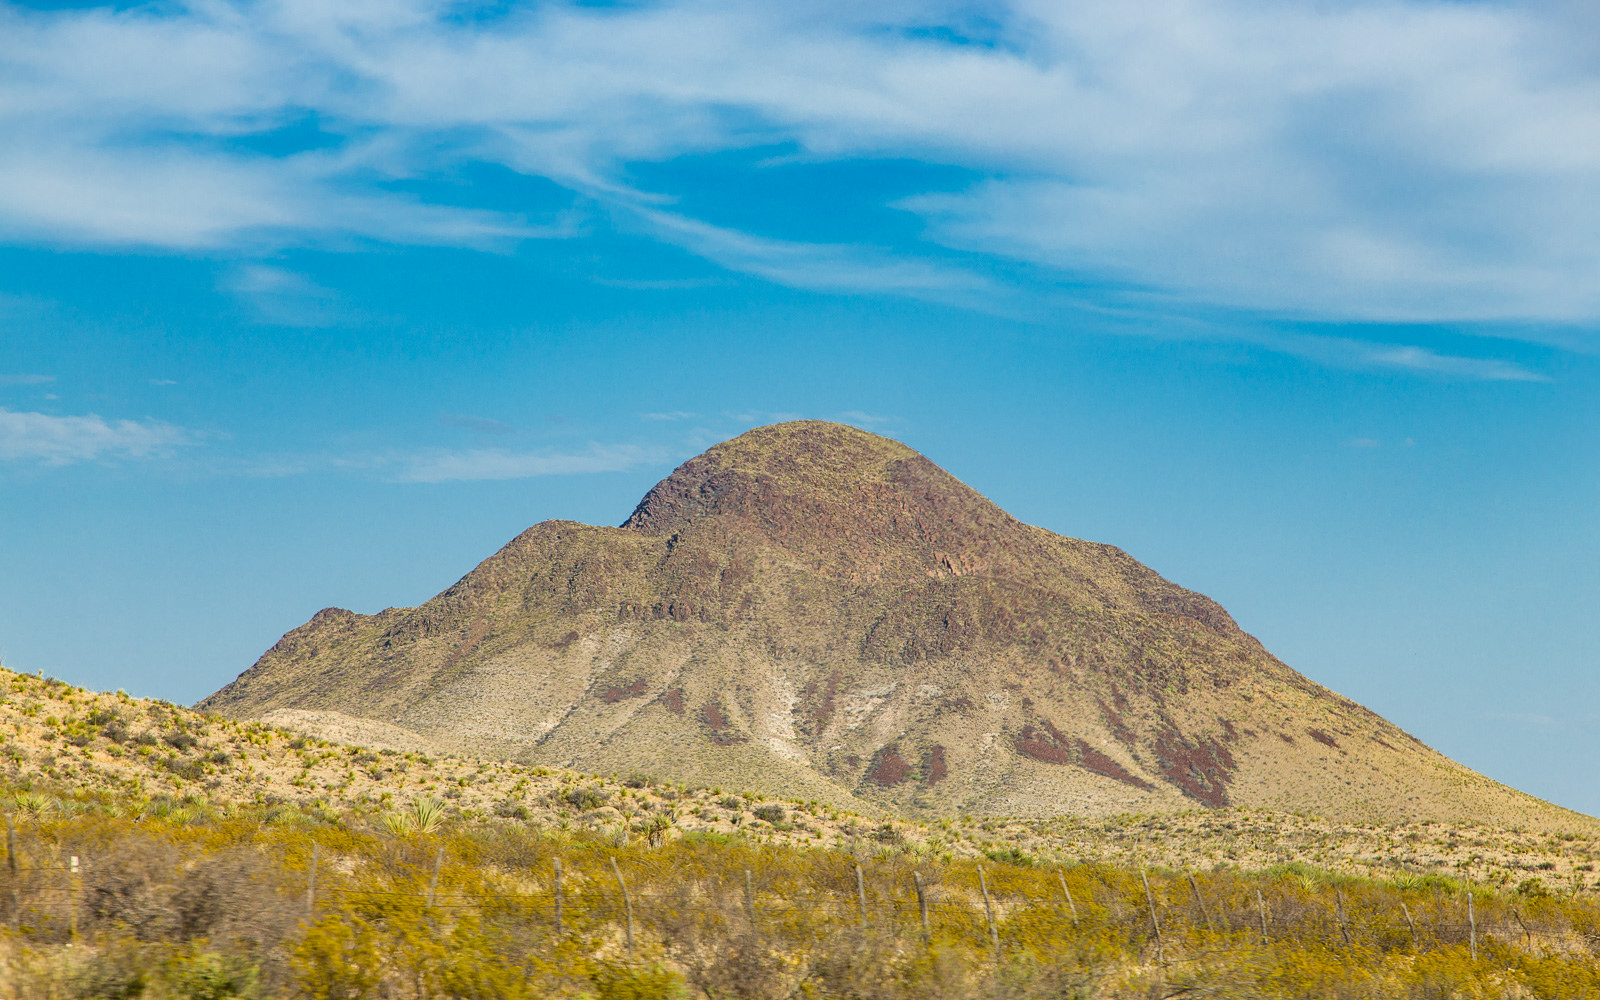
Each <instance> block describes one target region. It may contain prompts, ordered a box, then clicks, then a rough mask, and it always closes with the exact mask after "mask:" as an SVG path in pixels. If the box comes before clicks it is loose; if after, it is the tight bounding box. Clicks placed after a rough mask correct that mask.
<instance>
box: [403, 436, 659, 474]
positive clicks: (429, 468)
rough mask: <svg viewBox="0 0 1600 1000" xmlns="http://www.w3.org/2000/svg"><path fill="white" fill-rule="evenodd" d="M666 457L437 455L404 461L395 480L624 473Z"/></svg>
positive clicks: (616, 452) (594, 451)
mask: <svg viewBox="0 0 1600 1000" xmlns="http://www.w3.org/2000/svg"><path fill="white" fill-rule="evenodd" d="M663 454H664V453H662V452H659V451H657V450H655V449H650V448H644V447H640V446H637V445H594V446H591V447H590V448H589V449H588V450H587V451H584V452H578V453H565V454H564V453H560V452H516V451H506V450H503V449H498V448H474V449H470V450H466V451H435V452H428V453H425V454H421V455H416V456H412V457H409V458H407V459H405V460H404V461H403V463H402V469H401V471H400V472H399V473H398V474H397V475H396V476H395V477H394V478H395V479H397V480H398V481H400V482H408V483H442V482H450V481H456V480H483V479H531V478H534V477H537V476H568V475H575V474H582V473H596V472H623V471H626V470H628V469H632V468H635V467H637V466H640V465H646V464H649V463H651V462H656V461H660V460H662V457H663Z"/></svg>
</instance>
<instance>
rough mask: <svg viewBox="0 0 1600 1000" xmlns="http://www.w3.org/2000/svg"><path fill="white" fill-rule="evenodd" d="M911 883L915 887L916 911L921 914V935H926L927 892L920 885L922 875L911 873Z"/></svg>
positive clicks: (927, 930)
mask: <svg viewBox="0 0 1600 1000" xmlns="http://www.w3.org/2000/svg"><path fill="white" fill-rule="evenodd" d="M911 883H912V884H913V885H915V886H916V887H917V910H918V911H919V912H921V914H922V933H923V934H928V933H930V931H929V929H928V892H927V890H926V889H925V888H923V885H922V873H921V872H912V873H911Z"/></svg>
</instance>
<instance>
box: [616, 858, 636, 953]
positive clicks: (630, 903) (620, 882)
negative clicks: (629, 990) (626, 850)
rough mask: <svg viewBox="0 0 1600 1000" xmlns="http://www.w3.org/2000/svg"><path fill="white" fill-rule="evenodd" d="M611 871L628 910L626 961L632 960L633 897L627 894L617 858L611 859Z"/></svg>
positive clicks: (625, 883)
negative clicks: (620, 888) (615, 877)
mask: <svg viewBox="0 0 1600 1000" xmlns="http://www.w3.org/2000/svg"><path fill="white" fill-rule="evenodd" d="M611 871H612V872H613V873H615V874H616V876H617V885H619V886H621V887H622V905H623V906H624V907H626V908H627V911H628V961H630V962H631V961H633V897H632V896H630V895H629V894H628V883H627V882H624V881H623V880H622V869H621V868H620V867H619V866H618V865H617V859H616V858H614V857H613V858H612V859H611Z"/></svg>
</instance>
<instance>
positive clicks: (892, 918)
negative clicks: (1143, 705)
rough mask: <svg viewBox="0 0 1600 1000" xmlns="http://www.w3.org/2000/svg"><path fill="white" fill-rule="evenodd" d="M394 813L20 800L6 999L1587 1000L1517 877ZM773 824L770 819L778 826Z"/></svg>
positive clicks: (1575, 913) (1572, 965)
mask: <svg viewBox="0 0 1600 1000" xmlns="http://www.w3.org/2000/svg"><path fill="white" fill-rule="evenodd" d="M430 802H431V800H419V801H418V802H416V803H413V804H411V805H409V806H407V807H405V808H403V809H397V810H388V811H385V810H372V811H365V812H361V811H348V812H344V813H336V812H332V811H329V810H326V809H322V808H318V807H315V806H287V805H283V806H270V807H260V806H249V807H228V808H219V807H217V806H215V805H212V804H210V803H207V802H205V801H203V800H194V799H190V800H176V799H167V798H159V799H153V800H148V801H142V802H128V801H117V800H115V799H114V798H111V797H105V796H79V797H72V796H59V795H52V794H48V793H44V792H38V791H20V790H18V791H13V792H11V793H10V794H9V795H8V796H7V797H6V798H5V801H4V804H5V805H6V806H7V807H8V809H9V811H10V814H11V815H12V816H14V817H15V818H14V819H13V821H12V823H13V827H12V832H11V835H10V837H9V841H8V843H9V850H8V852H7V856H6V865H5V867H4V869H0V883H3V886H4V888H3V890H0V917H3V920H4V928H5V930H4V931H0V960H3V963H0V969H3V971H0V977H3V978H0V992H3V993H4V995H6V996H13V997H39V998H45V997H49V998H58V997H62V998H64V997H134V996H149V997H195V998H198V997H206V998H221V997H280V996H281V997H315V998H319V1000H323V998H326V1000H334V998H344V1000H354V998H365V997H374V998H375V997H389V998H419V1000H420V998H424V997H451V998H484V1000H488V998H516V997H551V996H570V997H580V996H588V997H596V998H622V997H626V998H644V997H692V996H693V997H700V996H703V997H714V998H720V997H774V998H776V997H791V996H818V997H822V996H827V997H861V998H880V997H881V998H886V1000H887V998H899V997H906V998H910V997H926V996H941V997H968V996H971V997H979V996H981V997H1018V998H1022V997H1030V998H1031V997H1085V998H1087V997H1141V998H1142V997H1173V996H1230V997H1234V996H1237V997H1318V998H1322V997H1346V996H1348V997H1371V996H1399V997H1454V996H1460V997H1508V998H1509V997H1552V998H1553V997H1581V996H1592V995H1594V994H1595V991H1597V990H1600V964H1597V963H1596V961H1595V950H1596V948H1597V947H1600V902H1597V901H1596V900H1594V899H1593V898H1591V897H1589V896H1588V895H1577V896H1574V895H1570V894H1564V895H1557V894H1553V893H1551V892H1549V891H1547V890H1544V889H1542V888H1540V887H1538V886H1537V885H1535V884H1532V883H1528V884H1523V885H1520V886H1517V887H1513V888H1509V889H1504V890H1501V889H1495V888H1491V887H1486V886H1482V885H1475V884H1472V883H1469V882H1465V881H1461V880H1457V879H1453V878H1447V877H1443V876H1399V877H1393V878H1376V877H1356V876H1348V875H1340V874H1337V873H1333V872H1329V871H1326V870H1323V869H1318V868H1315V867H1312V866H1309V865H1304V864H1289V865H1282V866H1277V867H1273V868H1268V869H1265V870H1262V871H1255V872H1249V871H1244V870H1240V869H1236V868H1232V867H1218V868H1215V869H1212V870H1205V871H1189V872H1184V871H1177V870H1171V869H1165V868H1152V869H1141V868H1137V867H1133V866H1126V865H1113V864H1106V863H1102V862H1096V861H1080V862H1068V863H1053V862H1041V861H1039V860H1038V859H1035V858H1032V857H1030V856H1027V855H1025V854H1022V853H1017V854H1014V855H1012V856H1009V857H998V856H997V857H989V858H984V859H982V860H978V859H971V858H966V859H955V858H951V857H948V856H941V855H939V854H936V853H934V852H932V851H930V850H928V849H926V848H924V847H919V846H918V845H916V844H912V843H908V842H905V841H904V840H897V839H896V838H894V837H892V836H888V835H885V836H882V837H880V838H876V839H871V840H864V841H862V842H861V843H860V844H859V845H858V849H857V850H856V851H854V852H851V851H847V850H838V849H834V848H832V847H821V848H811V849H807V848H799V847H792V846H787V845H773V844H763V843H760V842H759V841H757V840H755V839H753V838H748V837H732V836H726V835H718V834H714V833H709V832H701V833H695V834H692V835H688V836H681V837H678V838H675V839H672V840H655V841H652V839H651V838H650V837H649V836H648V835H643V836H640V835H634V834H632V833H629V832H628V831H625V830H618V831H613V832H610V833H605V832H599V831H595V830H589V829H580V828H568V829H560V828H559V827H536V826H533V825H530V824H528V823H525V822H520V821H516V820H506V819H502V818H493V819H482V820H477V821H471V820H466V819H463V818H461V817H456V818H446V817H445V816H444V813H443V811H442V809H439V808H437V807H435V806H434V805H431V804H430ZM762 808H764V809H766V810H767V811H768V815H769V816H770V817H771V818H773V819H774V820H778V821H780V822H781V821H782V820H781V819H780V817H779V813H778V810H779V809H781V807H778V806H775V805H767V806H764V807H762Z"/></svg>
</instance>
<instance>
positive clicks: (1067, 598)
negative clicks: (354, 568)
mask: <svg viewBox="0 0 1600 1000" xmlns="http://www.w3.org/2000/svg"><path fill="white" fill-rule="evenodd" d="M199 707H201V708H203V709H207V710H211V711H215V712H219V713H223V714H228V715H234V716H241V717H263V716H268V717H276V718H279V719H283V718H285V717H289V716H292V717H294V718H295V719H297V720H298V722H299V724H301V725H312V726H316V725H322V726H334V727H336V728H337V727H344V728H343V729H342V730H341V731H355V730H357V729H359V728H360V727H361V726H363V725H366V726H378V725H382V727H383V731H384V732H385V734H386V738H388V739H389V740H391V741H392V740H393V739H394V738H395V736H394V734H396V733H400V734H406V733H410V734H415V737H416V739H417V740H418V741H425V742H426V743H427V744H428V745H431V746H433V747H437V748H442V749H451V750H457V751H461V752H470V753H474V754H479V755H486V756H497V757H501V758H506V759H515V760H519V761H523V762H526V763H539V764H550V765H565V766H570V767H574V768H577V769H579V770H584V771H591V772H632V771H642V772H647V773H650V774H653V775H656V776H659V777H663V778H668V779H673V780H678V781H686V782H693V783H697V784H716V785H722V786H728V787H730V788H740V789H753V790H760V791H766V792H769V793H781V794H785V795H788V796H791V797H800V798H814V799H818V800H821V801H826V802H834V803H841V804H843V803H853V804H856V805H858V806H859V805H863V804H870V805H872V806H876V807H879V808H882V809H889V810H898V811H907V812H912V813H917V812H924V811H930V812H935V813H948V812H957V811H960V812H966V813H971V814H989V815H998V814H1005V815H1059V814H1074V815H1094V816H1102V815H1108V814H1115V813H1123V812H1157V811H1174V810H1185V809H1194V808H1201V807H1205V808H1218V807H1226V806H1247V807H1270V808H1274V809H1283V810H1292V811H1307V812H1313V813H1317V814H1320V815H1324V816H1327V817H1329V818H1332V819H1341V820H1362V821H1365V820H1388V821H1399V820H1406V819H1438V820H1447V821H1455V822H1460V821H1479V820H1481V821H1487V822H1494V823H1498V824H1501V825H1508V826H1509V825H1535V826H1543V825H1547V824H1549V823H1559V824H1566V823H1569V822H1571V821H1572V820H1573V819H1574V818H1575V816H1574V814H1571V813H1567V812H1566V811H1565V810H1559V809H1557V808H1556V807H1554V806H1551V805H1549V804H1547V803H1544V802H1541V801H1539V800H1537V799H1534V798H1532V797H1530V796H1527V795H1524V794H1522V793H1519V792H1516V791H1514V790H1512V789H1509V788H1506V787H1504V786H1502V785H1499V784H1496V783H1495V782H1493V781H1490V780H1489V779H1487V778H1485V777H1483V776H1481V775H1479V774H1476V773H1474V772H1473V771H1471V770H1469V769H1467V768H1465V767H1463V766H1461V765H1459V764H1457V763H1455V762H1453V761H1451V760H1449V759H1448V758H1446V757H1444V756H1443V755H1441V754H1439V753H1437V752H1435V751H1433V750H1431V749H1429V748H1428V747H1426V746H1424V745H1423V744H1421V743H1420V742H1419V741H1417V740H1416V739H1415V738H1413V737H1411V736H1409V735H1407V734H1406V733H1404V732H1402V731H1401V730H1399V729H1398V728H1397V727H1395V726H1394V725H1392V724H1390V723H1388V722H1386V721H1385V720H1383V719H1382V718H1380V717H1378V716H1377V715H1375V714H1374V713H1372V712H1370V711H1368V710H1367V709H1365V708H1363V707H1361V706H1360V705H1357V704H1355V703H1354V702H1352V701H1350V700H1348V699H1346V698H1343V697H1341V696H1339V695H1337V694H1334V693H1333V692H1331V691H1329V690H1327V689H1326V688H1324V687H1322V686H1321V685H1318V684H1316V683H1314V682H1312V681H1310V680H1308V679H1307V678H1305V677H1304V676H1302V675H1301V674H1299V673H1296V672H1295V671H1294V670H1292V669H1290V668H1289V667H1288V666H1286V665H1284V664H1283V663H1282V662H1280V661H1279V660H1278V659H1276V658H1275V657H1273V656H1272V654H1270V653H1269V652H1267V650H1265V649H1264V648H1263V647H1262V646H1261V644H1260V643H1259V642H1257V641H1256V640H1255V639H1254V638H1252V637H1251V636H1250V635H1248V634H1246V633H1245V632H1244V631H1243V630H1241V629H1240V628H1239V626H1238V625H1237V624H1235V622H1234V621H1233V619H1232V618H1231V617H1230V616H1229V615H1228V613H1227V612H1226V611H1224V610H1223V609H1222V607H1221V606H1219V605H1218V604H1217V603H1216V602H1215V601H1212V600H1210V599H1209V598H1207V597H1204V596H1202V595H1200V594H1197V593H1194V592H1192V591H1188V590H1185V589H1183V588H1182V587H1179V586H1177V585H1176V584H1173V583H1171V582H1169V581H1167V580H1165V579H1163V578H1162V577H1161V576H1160V575H1158V574H1157V573H1156V572H1154V571H1153V570H1151V569H1149V568H1148V567H1146V566H1144V565H1142V564H1140V563H1139V562H1137V561H1136V560H1134V559H1133V558H1131V557H1130V556H1128V555H1127V554H1126V553H1124V552H1123V551H1122V550H1120V549H1117V548H1115V547H1113V546H1110V545H1103V544H1099V543H1095V542H1086V541H1080V540H1078V539H1074V538H1066V537H1063V536H1060V535H1056V534H1053V533H1051V532H1049V531H1046V530H1044V529H1042V528H1037V527H1033V526H1030V525H1027V524H1023V523H1022V522H1020V521H1018V520H1016V519H1015V518H1013V517H1011V516H1010V515H1008V514H1006V513H1005V512H1004V511H1002V510H1001V509H1000V508H999V507H997V506H995V505H994V504H993V503H991V502H990V501H988V500H987V499H985V498H984V497H983V496H981V495H979V494H978V493H977V492H976V491H974V490H972V489H971V488H969V487H967V486H965V485H964V484H962V483H961V482H959V481H958V480H957V479H955V478H954V477H953V476H951V475H950V474H949V473H947V472H945V471H944V470H942V469H940V468H939V467H938V466H936V465H934V464H933V463H932V462H930V461H929V460H928V459H926V458H924V457H923V456H921V455H919V454H917V453H916V452H914V451H912V450H911V449H910V448H907V447H906V446H904V445H902V444H900V443H898V442H896V441H892V440H890V439H887V438H883V437H879V436H876V435H873V434H868V433H866V432H864V431H860V430H857V429H854V428H851V427H846V426H841V425H837V424H830V423H823V422H818V421H800V422H795V423H786V424H778V425H774V426H770V427H763V428H759V429H757V430H753V431H750V432H749V433H747V434H744V435H742V436H741V437H738V438H736V439H734V440H732V441H728V442H725V443H723V444H720V445H717V446H716V447H714V448H712V449H710V450H709V451H707V452H705V453H704V454H702V455H700V456H698V457H697V458H694V459H691V460H690V461H688V462H686V463H684V464H683V465H682V466H680V467H679V468H678V469H677V470H676V471H674V472H673V473H672V475H671V476H669V477H668V478H667V479H665V480H663V481H662V482H660V483H659V484H657V485H656V487H655V488H654V489H652V490H651V491H650V492H649V493H648V494H647V495H646V496H645V497H644V499H643V500H642V501H640V503H639V505H638V507H637V508H636V509H635V510H634V512H633V515H632V516H631V517H629V518H628V520H627V521H626V522H625V523H624V524H623V525H622V526H621V527H617V528H606V527H593V526H589V525H584V524H577V523H574V522H570V521H545V522H543V523H541V524H537V525H535V526H533V527H531V528H529V529H528V530H526V531H524V532H523V533H522V534H521V535H519V536H517V537H516V538H515V539H513V540H512V541H511V542H510V543H509V544H508V545H506V546H505V547H504V548H503V549H501V550H500V551H499V552H497V553H495V554H494V555H493V556H491V557H490V558H488V559H486V560H484V561H483V562H482V563H481V564H480V565H479V566H478V567H477V568H476V569H474V570H473V571H472V572H470V573H468V574H467V575H466V576H465V577H463V578H462V579H461V580H460V581H459V582H457V583H456V584H455V585H454V586H452V587H450V588H449V589H448V590H446V591H444V592H443V593H441V594H440V595H438V596H437V597H435V598H433V599H432V600H430V601H428V602H427V603H426V604H423V605H422V606H421V607H418V608H390V609H388V610H386V611H382V612H380V613H378V614H375V615H361V614H355V613H353V612H350V611H345V610H341V609H337V608H329V609H326V610H324V611H321V612H318V613H317V615H316V616H315V617H313V618H312V619H311V621H309V622H308V623H306V624H305V625H302V626H301V627H299V628H297V629H295V630H294V631H292V632H290V633H288V634H287V635H285V636H284V637H283V638H282V639H281V640H280V641H279V642H278V643H277V645H275V646H273V647H272V649H270V650H269V651H267V653H266V654H265V655H263V656H262V657H261V659H260V660H259V661H257V662H256V664H255V665H254V666H252V667H251V668H250V669H249V670H247V671H245V672H244V673H243V674H241V675H240V676H239V678H238V679H237V680H235V681H234V682H233V683H232V684H229V685H228V686H227V687H225V688H223V689H222V690H221V691H218V692H217V693H216V694H214V695H212V696H211V697H209V698H207V699H206V700H205V701H204V702H202V703H201V705H200V706H199ZM352 727H354V728H352Z"/></svg>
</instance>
